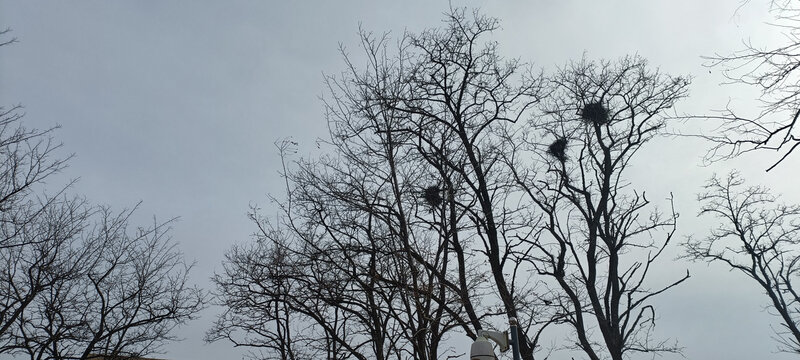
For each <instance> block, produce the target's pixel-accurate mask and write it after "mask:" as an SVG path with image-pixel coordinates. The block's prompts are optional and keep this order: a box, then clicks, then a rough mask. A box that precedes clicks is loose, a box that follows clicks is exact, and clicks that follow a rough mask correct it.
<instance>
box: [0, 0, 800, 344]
mask: <svg viewBox="0 0 800 360" xmlns="http://www.w3.org/2000/svg"><path fill="white" fill-rule="evenodd" d="M767 2H768V1H767V0H752V1H751V4H749V5H747V6H745V7H743V8H742V9H741V10H740V11H739V12H738V13H736V14H735V13H734V12H735V9H736V8H737V6H739V5H740V1H738V0H727V1H723V0H714V1H697V0H671V1H666V0H664V1H633V0H629V1H626V0H612V1H602V2H599V1H577V0H565V1H544V0H535V1H528V2H522V1H519V2H513V3H512V2H503V3H501V2H481V1H473V2H470V3H469V5H471V6H472V5H474V6H480V7H481V8H482V9H484V11H485V12H486V13H487V14H489V15H492V16H496V17H498V18H500V19H501V25H502V30H501V31H499V32H498V33H496V35H495V40H497V41H499V42H500V47H501V51H502V52H503V53H504V54H506V55H508V56H509V57H521V58H522V59H523V60H525V61H531V62H533V63H535V64H536V65H537V66H540V67H544V68H545V69H552V67H553V66H556V65H560V64H562V63H564V62H565V61H567V60H569V59H576V58H579V57H581V56H582V55H583V53H584V52H586V53H587V56H588V57H590V58H614V57H619V56H623V55H626V54H631V53H638V54H640V55H642V56H644V57H646V58H647V59H649V60H650V63H651V65H653V66H659V67H661V68H662V70H663V71H665V72H668V73H672V74H689V75H692V76H694V84H693V86H692V87H691V97H690V98H689V100H687V101H685V102H684V103H683V104H682V106H681V108H680V109H682V110H685V111H707V110H708V109H711V108H720V107H722V106H724V105H725V103H726V102H727V100H728V99H729V98H732V99H733V100H735V101H742V102H741V103H742V104H745V105H744V106H750V107H752V106H753V102H752V101H747V99H749V98H752V96H753V95H754V93H753V92H752V91H748V90H747V89H735V88H732V87H722V88H721V87H719V86H718V84H719V82H721V81H722V78H721V77H720V76H719V73H718V71H717V70H712V72H711V73H709V70H708V69H706V68H704V67H702V63H703V60H702V59H701V58H700V56H701V55H709V54H712V53H714V52H722V53H725V52H729V51H731V50H733V49H735V48H738V47H739V45H740V44H741V40H742V39H747V38H750V39H752V40H753V41H754V42H757V43H764V44H767V43H769V42H771V41H776V40H779V39H778V38H777V37H776V36H775V35H771V32H772V31H774V29H771V28H769V27H768V26H766V25H765V24H764V21H766V20H769V17H768V14H767V13H766V6H765V5H766V3H767ZM762 3H764V4H762ZM447 7H448V4H447V3H446V2H444V1H440V2H431V1H422V0H420V1H407V2H400V1H391V2H389V1H387V2H380V3H379V2H375V1H372V2H366V1H364V2H355V1H336V2H334V1H294V2H290V1H281V2H278V1H219V2H207V1H203V2H200V1H171V2H158V1H128V2H122V1H116V2H109V1H71V2H56V1H50V2H31V1H6V0H0V28H4V27H10V28H12V29H13V30H14V32H13V34H12V35H13V36H16V37H18V38H19V40H20V42H19V43H17V44H15V45H13V46H10V47H4V48H3V49H2V51H0V103H1V104H3V105H9V104H16V103H21V104H23V105H25V111H26V113H27V115H26V116H25V122H26V123H27V124H29V125H30V126H35V127H39V128H45V127H49V126H53V125H55V124H60V125H62V128H61V129H60V130H58V132H57V133H56V136H57V138H58V139H59V140H61V141H63V142H64V144H65V146H64V150H65V152H67V153H75V154H76V155H77V156H76V158H75V159H73V160H72V161H71V163H70V167H69V169H67V171H65V173H64V177H63V179H64V181H66V179H68V178H77V177H80V179H81V180H80V182H79V183H78V184H77V185H76V186H75V187H74V191H75V192H76V193H82V194H85V195H86V196H87V197H88V198H89V199H90V200H91V201H93V202H95V203H101V204H109V205H111V206H113V207H115V208H122V207H130V206H133V205H134V204H135V203H136V202H138V201H140V200H142V201H144V203H143V206H142V207H141V211H140V212H139V214H138V215H139V217H140V219H139V220H140V221H148V219H150V218H151V216H152V215H153V214H155V215H156V216H158V218H160V219H166V218H170V217H173V216H180V217H181V221H180V222H178V223H177V224H176V225H175V227H174V231H173V237H174V238H175V239H176V240H177V241H179V242H180V245H181V248H182V249H183V251H184V252H185V253H186V255H187V256H188V257H189V258H190V259H196V260H197V267H196V269H195V271H194V276H195V279H196V281H197V282H198V283H199V284H201V285H203V286H208V278H209V277H210V276H211V275H212V274H213V272H214V271H215V269H218V268H219V266H220V265H219V264H220V261H221V260H222V258H223V254H224V252H225V250H226V249H227V248H229V247H230V245H231V244H233V243H236V242H246V241H248V240H249V237H248V236H249V234H250V233H252V232H253V230H254V228H253V226H252V225H251V224H250V223H249V222H248V220H247V218H246V216H245V214H246V212H247V210H248V205H249V204H259V205H261V206H262V207H263V208H264V209H266V210H267V211H266V213H268V212H269V208H270V206H271V204H269V202H268V201H267V196H266V194H268V193H275V194H279V193H280V191H281V184H280V181H279V180H280V179H279V178H278V176H277V171H278V170H279V163H278V157H277V154H276V151H275V148H274V146H273V142H274V141H275V140H277V139H279V138H282V137H287V136H293V137H294V138H295V139H296V140H298V141H299V142H300V143H301V149H303V153H311V152H313V151H314V149H315V147H314V139H315V138H316V137H319V136H324V134H325V133H326V123H325V120H324V116H323V110H322V104H321V101H320V100H319V96H321V95H322V94H323V92H324V86H323V82H322V74H323V73H336V72H338V71H340V70H341V69H343V62H342V61H341V56H340V54H339V53H338V52H337V49H338V44H339V43H342V44H343V45H344V46H346V47H347V48H348V49H349V50H350V52H351V53H353V54H354V55H357V51H358V38H357V31H358V28H359V24H360V26H361V27H362V28H364V29H365V30H371V31H375V32H383V31H392V32H393V34H394V35H395V38H397V37H399V36H400V35H401V34H402V31H403V30H404V29H408V30H409V31H419V30H422V29H424V28H427V27H432V26H438V25H439V24H440V22H441V13H442V12H443V11H444V10H446V9H447ZM737 104H739V103H738V102H737ZM659 145H660V146H661V147H660V148H658V149H655V150H654V151H652V152H650V153H648V154H647V155H646V157H647V162H646V163H642V164H637V168H636V170H635V171H636V174H635V177H636V180H637V181H640V184H642V187H644V188H646V189H647V190H648V192H649V194H651V195H652V196H653V197H654V198H658V199H662V198H665V197H666V196H668V194H669V192H670V191H672V192H674V193H675V195H676V207H677V210H678V211H679V212H680V213H681V214H682V215H683V216H682V217H681V219H680V221H681V222H680V223H679V232H680V234H681V235H682V236H683V235H687V234H691V233H697V234H699V235H703V234H705V231H706V229H707V227H705V228H704V224H705V225H707V223H704V222H703V221H702V220H697V219H695V216H694V215H695V214H696V212H697V210H696V209H697V206H696V204H695V202H694V197H695V194H696V193H697V192H698V191H699V186H700V185H701V184H702V183H703V181H704V180H705V179H706V178H707V177H708V176H709V175H710V174H711V173H713V172H715V171H716V172H721V173H723V172H726V171H727V169H729V168H739V169H741V170H743V172H744V174H745V176H746V177H747V178H748V179H749V180H750V181H753V182H760V183H763V184H767V185H770V186H772V187H773V188H774V189H775V191H777V192H781V193H784V194H785V198H786V199H787V200H790V201H795V202H800V190H798V189H797V188H796V187H795V186H792V184H793V183H794V182H795V181H796V177H797V176H796V175H797V174H798V170H797V169H798V159H800V158H799V157H798V156H800V155H798V156H795V158H793V159H790V160H789V161H787V162H786V163H785V164H784V165H782V166H781V167H779V168H778V169H776V170H775V171H773V172H770V173H769V174H767V175H764V173H763V169H764V168H765V165H764V164H765V163H764V161H763V159H764V157H763V156H748V157H743V158H740V159H737V160H735V161H731V162H726V163H724V164H716V165H714V166H712V167H699V163H700V159H699V156H700V155H702V149H703V145H702V144H700V143H698V142H693V141H689V140H683V139H680V140H674V139H672V140H668V141H664V142H662V143H659ZM654 147H655V146H654ZM665 148H666V149H668V151H665V150H664V149H665ZM56 186H57V184H53V187H56ZM686 268H689V269H690V270H691V272H692V278H691V279H690V280H689V282H688V283H686V284H685V285H681V286H680V287H679V288H678V289H676V290H675V291H674V292H672V293H669V294H667V295H665V296H663V297H662V298H660V299H659V300H658V303H659V306H660V308H659V310H660V312H659V315H660V322H659V323H658V327H657V328H656V331H657V332H658V335H660V336H663V337H669V338H675V339H677V340H678V341H679V342H680V344H681V345H682V346H684V347H685V348H686V350H685V355H686V357H687V358H689V359H716V358H720V359H722V358H724V359H733V360H736V359H742V360H744V359H758V358H767V357H769V358H774V359H788V358H789V356H788V355H786V354H774V353H773V352H774V350H775V349H776V344H775V343H774V342H773V341H772V339H771V335H772V333H771V330H770V327H769V324H770V321H771V320H774V319H773V318H772V317H770V315H768V313H767V312H766V311H763V310H762V306H763V305H764V301H763V300H762V299H761V297H760V292H759V291H758V290H755V289H754V288H753V287H752V286H751V284H750V283H748V282H745V281H744V280H741V279H740V278H739V277H738V276H734V274H730V273H727V272H726V271H724V270H722V269H720V268H716V267H710V268H709V267H706V266H705V265H702V264H701V265H691V264H685V263H683V262H680V261H677V262H674V263H672V264H664V268H663V270H662V274H663V275H666V276H669V275H673V274H675V273H677V274H680V273H682V272H683V271H684V270H685V269H686ZM211 320H212V313H211V312H206V313H205V316H204V317H203V318H202V319H201V320H199V321H196V322H194V323H192V324H190V325H189V326H187V327H185V328H183V329H181V331H180V336H182V337H185V338H187V340H186V341H183V342H181V343H176V344H173V345H171V346H169V347H168V348H167V354H166V355H165V356H164V357H165V358H169V359H226V358H238V357H239V354H240V353H241V352H240V351H239V350H234V349H232V348H231V346H230V345H229V344H227V343H215V344H211V345H205V344H203V343H202V341H201V338H202V334H203V332H204V331H205V330H206V328H207V327H208V324H209V322H210V321H211ZM641 358H649V357H641ZM665 358H670V359H671V357H665Z"/></svg>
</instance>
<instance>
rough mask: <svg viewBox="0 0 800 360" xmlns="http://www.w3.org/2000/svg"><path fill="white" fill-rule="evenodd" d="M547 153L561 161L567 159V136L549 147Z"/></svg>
mask: <svg viewBox="0 0 800 360" xmlns="http://www.w3.org/2000/svg"><path fill="white" fill-rule="evenodd" d="M547 153H548V154H550V155H551V156H552V157H554V158H556V160H558V161H560V162H562V163H563V162H564V161H567V138H563V137H562V138H558V139H556V141H553V143H552V144H550V146H548V147H547Z"/></svg>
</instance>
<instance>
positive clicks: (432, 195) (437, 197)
mask: <svg viewBox="0 0 800 360" xmlns="http://www.w3.org/2000/svg"><path fill="white" fill-rule="evenodd" d="M422 198H423V199H424V200H425V202H426V203H428V205H430V206H433V207H437V206H439V205H441V204H442V202H443V201H444V200H443V199H442V190H441V189H439V187H438V186H436V185H433V186H428V187H426V188H425V189H424V190H422Z"/></svg>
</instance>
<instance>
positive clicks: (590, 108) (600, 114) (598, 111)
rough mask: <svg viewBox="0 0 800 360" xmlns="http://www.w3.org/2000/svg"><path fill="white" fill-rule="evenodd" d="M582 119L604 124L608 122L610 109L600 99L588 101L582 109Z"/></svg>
mask: <svg viewBox="0 0 800 360" xmlns="http://www.w3.org/2000/svg"><path fill="white" fill-rule="evenodd" d="M581 119H583V120H584V121H586V122H589V123H592V124H595V125H603V124H605V123H607V122H608V109H606V107H605V106H603V104H602V103H601V102H599V101H593V102H590V103H587V104H586V105H584V106H583V109H582V110H581Z"/></svg>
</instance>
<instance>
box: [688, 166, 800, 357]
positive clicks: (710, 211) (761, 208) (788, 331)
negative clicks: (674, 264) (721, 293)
mask: <svg viewBox="0 0 800 360" xmlns="http://www.w3.org/2000/svg"><path fill="white" fill-rule="evenodd" d="M698 200H699V201H700V203H701V210H700V215H703V216H709V217H714V218H716V219H717V220H718V221H719V225H717V226H716V227H715V228H714V229H713V230H712V231H711V233H710V234H709V235H708V236H706V237H704V238H700V239H697V238H690V239H689V240H688V241H687V242H686V243H685V246H686V257H687V258H689V259H692V260H695V261H706V262H709V263H716V264H721V265H722V266H725V267H727V268H729V269H731V270H735V271H736V272H738V273H739V274H742V275H744V276H746V277H747V278H749V279H750V280H752V283H751V284H752V285H754V286H758V287H759V288H760V289H761V290H763V291H764V295H765V296H766V297H767V300H768V304H769V305H768V307H769V308H770V309H771V310H774V314H775V315H777V317H778V318H779V319H780V324H781V327H780V329H778V330H776V335H777V337H776V339H777V340H778V342H779V343H780V349H781V350H784V351H788V352H792V353H800V312H798V311H799V310H798V305H800V294H798V292H797V288H796V287H795V285H797V278H798V275H800V251H798V248H799V246H800V206H798V205H786V204H783V203H781V202H780V201H778V199H777V198H776V197H775V196H774V195H772V194H771V193H770V191H769V190H768V189H766V188H764V187H760V186H746V185H745V181H744V180H743V179H742V177H741V176H740V175H739V174H737V173H731V174H729V175H728V176H727V177H725V178H718V177H716V176H715V177H713V178H712V179H710V180H709V181H708V183H707V184H706V186H705V192H703V193H701V194H700V195H698Z"/></svg>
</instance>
